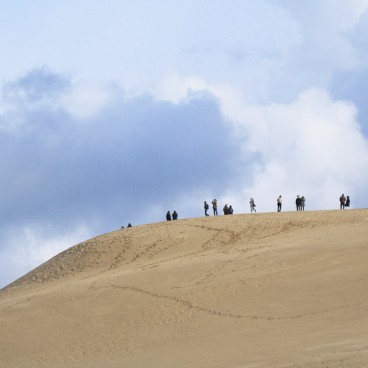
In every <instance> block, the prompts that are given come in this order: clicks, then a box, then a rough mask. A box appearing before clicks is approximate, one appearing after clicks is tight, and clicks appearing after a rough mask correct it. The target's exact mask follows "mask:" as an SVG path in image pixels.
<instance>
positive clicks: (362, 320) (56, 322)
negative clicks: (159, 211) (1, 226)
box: [0, 210, 368, 368]
mask: <svg viewBox="0 0 368 368" xmlns="http://www.w3.org/2000/svg"><path fill="white" fill-rule="evenodd" d="M367 262H368V210H349V211H319V212H294V213H291V212H285V213H267V214H256V215H249V214H248V215H234V216H220V217H217V218H214V217H209V218H198V219H188V220H180V221H175V222H169V223H166V222H165V223H158V224H152V225H145V226H140V227H133V228H130V229H125V230H119V231H115V232H112V233H109V234H105V235H102V236H99V237H96V238H94V239H91V240H88V241H86V242H83V243H81V244H78V245H76V246H74V247H72V248H69V249H68V250H66V251H64V252H63V253H60V254H59V255H57V256H56V257H54V258H52V259H51V260H49V261H48V262H46V263H45V264H43V265H41V266H40V267H38V268H37V269H35V270H34V271H32V272H30V273H29V274H27V275H25V276H24V277H23V278H21V279H19V280H17V281H16V282H14V283H13V284H11V285H9V286H8V287H7V288H4V289H3V290H1V292H0V326H1V328H0V347H1V348H0V362H1V367H6V368H13V367H16V368H22V367H27V368H31V367H34V368H42V367H47V368H51V367H63V368H65V367H76V368H87V367H88V368H97V367H98V368H102V367H103V368H105V367H107V368H115V367H116V368H117V367H119V368H121V367H132V368H138V367H139V368H142V367H153V368H158V367H160V368H166V367H167V368H173V367H215V368H217V367H218V368H220V367H221V368H240V367H244V368H245V367H247V368H248V367H249V368H250V367H252V368H253V367H254V368H255V367H298V368H306V367H350V368H351V367H353V368H354V367H367V366H368V293H367V289H368V267H367Z"/></svg>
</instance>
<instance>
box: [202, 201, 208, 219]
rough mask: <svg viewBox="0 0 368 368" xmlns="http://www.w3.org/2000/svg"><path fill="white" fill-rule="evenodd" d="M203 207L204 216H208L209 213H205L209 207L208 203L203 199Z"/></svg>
mask: <svg viewBox="0 0 368 368" xmlns="http://www.w3.org/2000/svg"><path fill="white" fill-rule="evenodd" d="M203 207H204V214H205V216H206V217H207V216H209V214H208V213H207V211H208V209H209V208H210V206H209V205H208V203H207V202H206V201H204V205H203Z"/></svg>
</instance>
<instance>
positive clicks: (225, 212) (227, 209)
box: [223, 204, 229, 215]
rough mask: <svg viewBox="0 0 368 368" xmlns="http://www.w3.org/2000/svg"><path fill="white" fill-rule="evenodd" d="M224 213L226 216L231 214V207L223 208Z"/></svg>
mask: <svg viewBox="0 0 368 368" xmlns="http://www.w3.org/2000/svg"><path fill="white" fill-rule="evenodd" d="M223 211H224V215H228V214H229V207H228V206H227V204H225V206H224V208H223Z"/></svg>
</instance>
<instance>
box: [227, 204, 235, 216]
mask: <svg viewBox="0 0 368 368" xmlns="http://www.w3.org/2000/svg"><path fill="white" fill-rule="evenodd" d="M227 213H228V215H232V214H233V213H234V209H233V206H232V205H230V206H229V209H228V211H227Z"/></svg>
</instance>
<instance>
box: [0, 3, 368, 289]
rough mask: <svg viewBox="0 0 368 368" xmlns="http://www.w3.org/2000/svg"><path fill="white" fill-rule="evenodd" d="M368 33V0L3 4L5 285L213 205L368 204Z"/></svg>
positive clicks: (0, 215)
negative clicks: (75, 250)
mask: <svg viewBox="0 0 368 368" xmlns="http://www.w3.org/2000/svg"><path fill="white" fill-rule="evenodd" d="M367 41H368V0H349V1H346V0H310V1H295V0H257V1H253V0H228V1H224V0H211V1H210V0H185V1H184V0H175V1H172V0H155V1H149V0H135V1H134V2H133V1H127V0H104V1H97V0H64V1H55V0H48V1H44V0H33V1H26V0H4V1H1V3H0V50H1V55H2V57H1V58H0V150H1V154H0V175H1V180H0V190H1V191H0V193H1V195H0V230H1V231H0V287H3V286H5V285H7V284H9V283H10V282H12V281H14V280H15V279H17V278H19V277H21V276H22V275H24V274H25V273H27V272H29V271H30V270H32V269H33V268H35V267H37V266H38V265H40V264H41V263H43V262H45V261H46V260H48V259H49V258H51V257H53V256H55V255H56V254H58V253H59V252H61V251H63V250H65V249H67V248H69V247H70V246H73V245H75V244H77V243H79V242H81V241H84V240H87V239H89V238H91V237H94V236H97V235H99V234H103V233H106V232H110V231H115V230H119V229H120V228H121V226H125V227H126V225H127V224H128V223H129V222H130V223H132V225H133V226H137V225H141V224H147V223H155V222H160V221H164V220H165V215H166V212H167V211H168V210H170V211H174V210H176V211H177V212H178V214H179V219H184V218H191V217H200V216H203V215H204V211H203V202H204V201H205V200H206V201H207V202H211V201H212V199H213V198H217V200H218V201H219V206H220V209H222V207H223V206H224V205H225V204H231V205H232V206H233V208H234V213H235V214H237V213H249V212H250V210H249V199H250V197H253V198H254V199H255V202H256V205H257V210H258V212H273V211H276V199H277V197H278V196H279V195H282V197H283V211H294V210H295V198H296V196H297V195H304V196H305V198H306V207H305V209H306V210H331V209H338V208H339V197H340V195H341V194H342V193H344V194H345V195H350V197H351V207H352V208H367V207H368V192H367V188H368V105H367V104H366V96H367V95H368V42H367ZM221 212H222V211H220V214H221ZM210 213H211V211H210ZM211 214H212V213H211ZM121 231H124V230H121Z"/></svg>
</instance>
